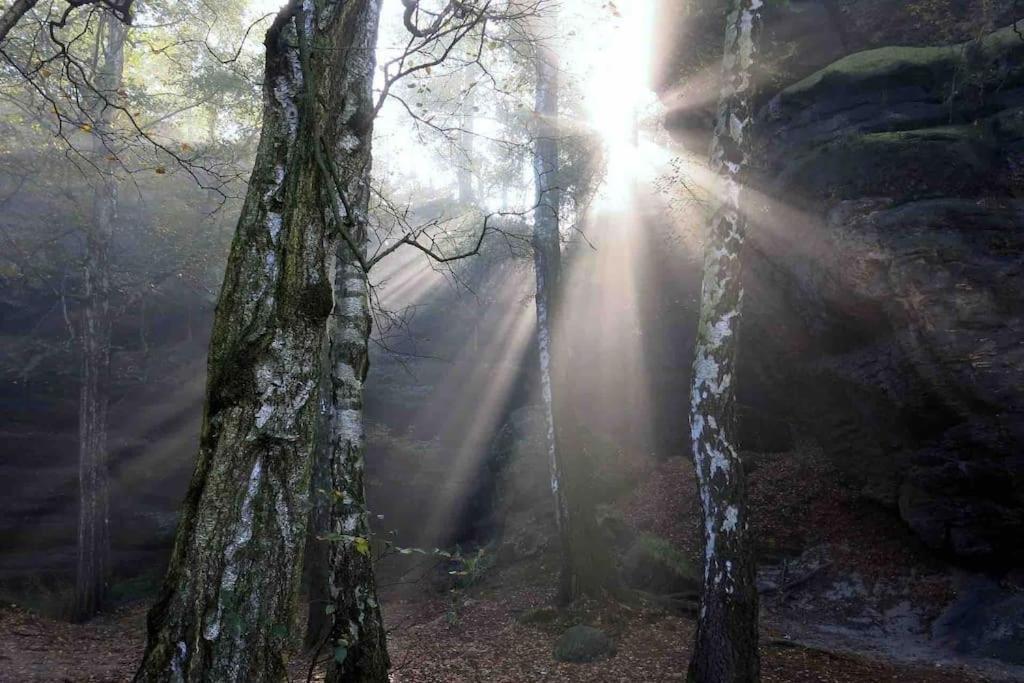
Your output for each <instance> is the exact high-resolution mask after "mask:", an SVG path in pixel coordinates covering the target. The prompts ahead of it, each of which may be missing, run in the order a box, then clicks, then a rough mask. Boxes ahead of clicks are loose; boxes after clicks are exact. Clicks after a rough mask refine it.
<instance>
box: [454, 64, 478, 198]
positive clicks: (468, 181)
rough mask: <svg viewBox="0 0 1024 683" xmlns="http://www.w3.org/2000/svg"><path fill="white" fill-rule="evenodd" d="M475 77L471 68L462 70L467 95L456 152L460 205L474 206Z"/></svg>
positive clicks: (464, 96)
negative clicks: (457, 157)
mask: <svg viewBox="0 0 1024 683" xmlns="http://www.w3.org/2000/svg"><path fill="white" fill-rule="evenodd" d="M474 76H476V72H475V71H474V70H472V69H470V68H469V67H466V68H464V69H463V70H462V85H463V89H464V90H465V94H464V95H463V96H462V105H461V109H460V111H459V149H458V150H456V154H457V155H458V156H459V157H460V159H459V163H458V181H459V203H460V204H472V203H473V202H474V201H476V192H474V190H473V143H474V142H475V140H476V136H475V134H474V131H473V120H474V118H475V113H474V111H473V110H474V108H475V107H476V91H475V90H474V88H473V80H474Z"/></svg>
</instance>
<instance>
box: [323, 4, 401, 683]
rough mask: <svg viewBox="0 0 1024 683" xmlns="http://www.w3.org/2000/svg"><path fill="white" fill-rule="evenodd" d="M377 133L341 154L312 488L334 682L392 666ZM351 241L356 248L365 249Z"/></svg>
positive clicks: (372, 34) (369, 49) (369, 44)
mask: <svg viewBox="0 0 1024 683" xmlns="http://www.w3.org/2000/svg"><path fill="white" fill-rule="evenodd" d="M370 11H371V8H369V7H368V8H367V12H370ZM373 11H377V10H375V9H374V10H373ZM366 23H367V24H368V25H369V24H371V23H372V27H373V30H372V31H367V32H366V33H365V34H364V35H362V36H361V37H360V38H359V41H360V43H361V44H362V47H363V49H364V50H365V52H366V53H368V54H370V55H371V56H372V54H373V48H374V45H375V44H376V26H377V21H376V19H375V18H374V19H373V20H372V22H371V20H370V19H369V18H368V19H367V22H366ZM371 71H372V65H371ZM358 96H359V97H361V98H362V99H361V100H359V106H360V107H367V108H372V106H373V103H372V101H371V98H370V91H369V90H368V89H367V90H365V91H360V92H359V94H358ZM369 142H370V141H369V139H367V142H366V145H365V146H364V147H363V148H361V150H360V152H361V155H360V156H356V155H355V154H353V155H351V156H350V157H348V158H347V159H344V160H343V162H344V163H345V164H347V167H348V168H347V172H346V174H345V175H346V177H347V178H348V179H349V180H348V182H347V183H346V185H345V188H344V193H345V195H346V197H347V207H348V208H349V209H351V210H352V212H353V213H354V214H355V215H354V216H352V217H351V220H349V222H348V227H347V233H348V240H345V241H341V242H339V243H338V247H337V260H336V263H337V271H336V274H335V286H334V297H335V305H334V309H333V311H332V314H331V319H330V323H329V331H328V339H327V349H326V362H327V365H326V367H325V382H324V387H323V398H324V405H325V407H326V408H327V416H326V425H325V426H326V430H325V435H324V436H325V438H324V439H323V440H322V446H321V448H320V449H319V450H318V463H317V466H316V468H317V474H316V477H317V479H318V484H319V486H318V487H316V490H315V491H314V495H315V496H316V498H315V500H314V506H313V521H312V524H313V525H314V533H313V534H311V541H310V542H311V544H312V545H311V548H310V550H311V552H310V557H311V559H312V560H313V561H314V562H315V563H316V565H317V566H316V567H314V568H312V571H311V572H310V573H309V578H310V611H309V619H308V622H307V631H306V639H307V641H306V642H307V644H309V645H312V646H314V647H315V648H316V650H317V651H323V650H325V649H326V652H327V656H328V666H327V675H326V680H327V681H328V682H329V683H334V682H337V683H386V681H387V680H388V667H389V659H388V654H387V642H386V633H385V631H384V624H383V620H382V618H381V613H380V606H379V604H378V601H377V590H376V584H375V581H374V576H373V562H372V558H371V553H370V542H369V540H370V523H369V513H368V511H367V507H366V493H365V486H364V481H363V476H364V470H365V460H364V453H365V441H364V433H363V382H364V381H365V379H366V374H367V371H368V370H369V363H370V358H369V339H370V300H369V283H368V281H367V274H366V272H365V271H364V270H363V268H362V266H361V264H360V261H361V260H363V259H364V258H365V253H366V246H367V238H368V234H367V227H366V225H367V224H366V216H367V212H368V207H369V201H370V163H371V154H370V144H369ZM353 249H358V250H359V251H360V255H356V253H355V252H354V251H353ZM361 257H362V258H361Z"/></svg>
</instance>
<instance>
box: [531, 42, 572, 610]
mask: <svg viewBox="0 0 1024 683" xmlns="http://www.w3.org/2000/svg"><path fill="white" fill-rule="evenodd" d="M535 59H536V70H537V91H536V103H535V108H534V111H535V112H536V114H537V121H538V125H537V132H536V140H535V141H534V150H533V175H534V184H535V187H536V193H537V206H536V208H535V209H534V214H533V259H534V271H535V273H536V277H537V295H536V301H537V349H538V351H539V353H540V387H541V400H542V401H543V405H544V417H545V420H546V421H547V449H548V467H549V469H550V473H551V493H552V496H553V498H554V504H555V523H556V525H557V528H558V538H559V547H560V550H561V568H560V571H559V581H558V601H559V602H560V603H562V604H565V603H568V602H571V601H572V600H573V598H574V597H575V590H576V588H575V576H574V574H575V572H574V571H573V554H572V543H571V536H570V530H569V523H570V520H569V504H568V499H567V497H566V490H565V486H564V482H563V480H562V479H563V477H562V474H563V467H562V462H561V454H560V453H559V449H558V425H557V424H556V417H555V400H554V395H553V388H552V378H551V354H552V350H553V347H552V343H551V328H552V322H553V318H554V314H555V309H556V307H557V291H558V284H559V280H560V279H561V270H562V265H561V245H560V241H559V226H558V218H559V207H560V205H561V191H560V190H559V188H558V128H557V122H558V62H557V57H556V56H555V54H554V52H553V51H552V50H550V49H548V48H546V47H544V46H543V45H540V44H538V46H537V55H536V58H535Z"/></svg>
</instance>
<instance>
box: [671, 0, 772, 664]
mask: <svg viewBox="0 0 1024 683" xmlns="http://www.w3.org/2000/svg"><path fill="white" fill-rule="evenodd" d="M761 5H762V1H761V0H734V1H733V6H732V10H731V12H730V13H729V16H728V22H727V25H726V30H725V49H724V55H723V60H722V92H721V97H720V100H719V108H718V119H717V124H716V127H715V134H714V139H713V143H712V150H711V165H712V169H713V170H714V171H716V172H717V173H718V174H719V176H720V178H721V180H722V187H723V191H724V196H723V200H722V204H721V206H720V207H719V208H718V210H717V212H716V213H715V215H714V217H713V218H712V220H711V223H710V226H709V232H708V235H707V239H706V244H705V248H704V282H703V287H702V294H701V312H700V322H699V329H698V337H697V348H696V359H695V361H694V366H693V387H692V393H691V408H690V426H691V434H692V440H693V460H694V467H695V469H696V472H697V479H698V482H699V486H700V493H701V507H702V510H703V516H704V543H705V556H704V591H703V595H702V598H701V607H700V618H699V620H698V623H697V633H696V643H695V646H694V652H693V658H692V659H691V661H690V670H689V679H690V680H691V681H699V682H700V683H740V682H741V681H742V682H748V681H756V680H758V677H759V658H758V651H757V588H756V585H755V572H756V567H755V564H754V557H753V553H752V549H751V545H750V538H749V534H750V525H749V519H748V516H747V515H748V508H747V499H746V483H745V480H744V475H743V466H742V463H741V461H740V459H739V456H738V454H737V452H736V448H735V386H736V384H735V369H736V350H737V339H736V337H737V332H738V329H739V323H740V311H741V305H742V301H743V284H742V281H741V274H742V273H741V252H742V247H743V240H744V235H745V232H746V218H745V217H744V215H743V212H742V207H741V198H742V188H743V182H744V180H745V178H746V176H747V161H748V155H749V153H750V149H751V144H750V142H751V134H752V131H751V122H752V113H751V104H752V103H751V99H752V95H753V88H754V84H753V74H752V67H753V64H754V59H755V54H756V48H757V44H758V43H757V40H758V34H759V29H760V8H761Z"/></svg>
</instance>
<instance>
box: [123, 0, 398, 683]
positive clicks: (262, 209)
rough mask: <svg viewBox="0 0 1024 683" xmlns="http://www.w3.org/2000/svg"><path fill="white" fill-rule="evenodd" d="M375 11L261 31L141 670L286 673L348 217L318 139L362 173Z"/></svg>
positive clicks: (363, 6)
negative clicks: (251, 104)
mask: <svg viewBox="0 0 1024 683" xmlns="http://www.w3.org/2000/svg"><path fill="white" fill-rule="evenodd" d="M379 11H380V4H379V0H348V1H343V0H315V2H314V0H292V1H291V2H289V4H288V5H287V6H286V7H285V8H284V9H282V10H281V12H280V13H279V14H278V16H277V18H276V20H275V21H274V24H273V26H272V27H271V29H270V30H269V31H268V33H267V38H266V41H265V44H266V70H265V76H264V112H263V128H262V132H261V139H260V145H259V149H258V150H257V154H256V162H255V167H254V169H253V173H252V177H251V179H250V183H249V188H248V192H247V195H246V201H245V205H244V207H243V209H242V214H241V216H240V218H239V222H238V228H237V231H236V234H235V239H234V242H233V244H232V248H231V255H230V257H229V261H228V267H227V272H226V274H225V280H224V286H223V289H222V291H221V296H220V301H219V302H218V305H217V314H216V317H215V320H214V330H213V339H212V342H211V346H210V360H209V373H208V374H209V377H208V383H207V397H206V407H205V416H204V421H203V430H202V435H201V438H200V446H199V455H198V459H197V462H196V469H195V473H194V474H193V478H192V483H191V486H190V488H189V493H188V496H187V498H186V501H185V506H184V511H183V513H182V518H181V522H180V523H179V528H178V534H177V538H176V540H175V545H174V551H173V554H172V557H171V564H170V568H169V570H168V574H167V577H166V579H165V582H164V587H163V590H162V593H161V596H160V598H159V601H158V602H157V604H156V605H155V606H154V607H153V609H152V610H151V611H150V615H149V640H148V643H147V648H146V652H145V655H144V657H143V662H142V665H141V667H140V669H139V671H138V673H137V674H136V680H138V681H255V682H258V681H282V680H284V679H285V677H286V675H287V670H286V660H285V656H284V654H283V649H284V647H285V646H286V645H287V644H288V643H289V642H291V641H292V639H293V637H294V635H295V630H294V629H295V626H296V624H295V623H294V618H295V617H294V607H295V597H296V593H297V589H298V583H299V577H300V575H301V564H302V544H303V541H304V539H305V532H306V526H307V519H308V504H309V486H310V471H311V468H312V463H313V459H314V458H313V456H314V450H315V438H316V436H317V431H318V427H319V425H320V424H321V421H322V414H323V411H322V409H321V407H320V397H321V394H320V384H321V378H322V374H323V361H322V358H323V350H324V349H325V348H326V346H325V344H326V339H327V333H328V325H329V322H330V313H331V311H332V309H333V307H334V292H333V288H334V275H335V245H336V238H335V235H336V232H337V227H338V226H334V225H332V221H331V220H329V219H328V215H327V214H326V213H325V210H324V209H325V207H324V202H323V201H322V199H323V192H324V189H323V188H324V187H325V185H326V184H327V183H329V180H328V179H326V178H324V177H323V173H322V172H320V171H319V170H318V165H317V147H318V145H319V144H320V142H321V141H322V145H323V148H325V149H326V154H327V155H328V156H330V157H331V158H332V159H334V160H335V164H336V168H337V173H338V175H339V180H340V182H341V183H342V184H343V185H344V186H349V185H351V184H353V183H355V184H358V183H360V182H362V178H363V173H364V167H363V164H364V160H368V158H369V144H370V134H371V131H372V123H373V108H372V106H370V97H371V95H370V88H371V85H372V79H373V71H374V54H373V49H372V48H373V43H372V40H373V38H374V37H375V36H376V27H377V21H378V19H379ZM300 38H302V39H304V40H305V41H307V42H308V44H309V45H310V47H311V49H309V50H308V51H306V59H303V58H301V56H300V50H299V41H300ZM306 74H308V75H309V76H310V77H311V78H307V77H306ZM309 81H312V82H313V83H314V84H315V85H310V83H309ZM307 87H309V90H308V91H307ZM315 107H316V108H319V107H322V108H323V110H324V111H325V112H328V115H320V116H315V115H314V108H315Z"/></svg>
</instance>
